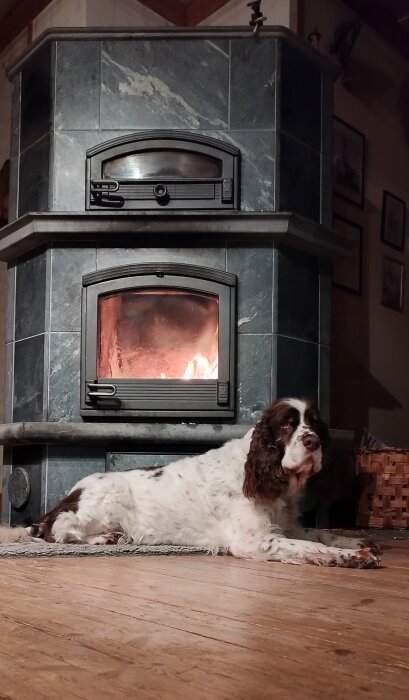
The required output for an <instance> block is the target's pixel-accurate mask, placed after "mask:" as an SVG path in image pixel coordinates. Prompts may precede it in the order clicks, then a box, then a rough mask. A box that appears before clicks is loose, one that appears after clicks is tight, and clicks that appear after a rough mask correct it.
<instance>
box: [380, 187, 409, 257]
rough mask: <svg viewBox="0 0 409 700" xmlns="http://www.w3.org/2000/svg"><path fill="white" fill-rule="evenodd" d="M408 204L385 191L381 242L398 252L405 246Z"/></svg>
mask: <svg viewBox="0 0 409 700" xmlns="http://www.w3.org/2000/svg"><path fill="white" fill-rule="evenodd" d="M405 229H406V202H404V201H403V199H400V198H399V197H396V195H394V194H392V192H388V190H384V191H383V198H382V226H381V241H382V242H383V243H386V245H390V246H391V247H392V248H396V250H400V251H403V249H404V246H405Z"/></svg>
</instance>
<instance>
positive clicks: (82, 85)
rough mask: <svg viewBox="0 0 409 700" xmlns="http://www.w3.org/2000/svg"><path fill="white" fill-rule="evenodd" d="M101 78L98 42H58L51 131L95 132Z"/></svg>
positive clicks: (97, 126)
mask: <svg viewBox="0 0 409 700" xmlns="http://www.w3.org/2000/svg"><path fill="white" fill-rule="evenodd" d="M100 78H101V43H100V42H99V41H75V42H74V41H58V42H57V60H56V91H55V107H54V128H55V129H98V128H99V101H100Z"/></svg>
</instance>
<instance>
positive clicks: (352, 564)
mask: <svg viewBox="0 0 409 700" xmlns="http://www.w3.org/2000/svg"><path fill="white" fill-rule="evenodd" d="M339 566H342V567H344V568H348V569H378V568H379V567H380V566H381V564H380V561H379V558H378V556H377V555H376V554H374V553H373V552H372V551H371V550H370V549H368V548H367V547H364V548H362V549H357V550H352V551H349V552H346V551H345V552H343V553H342V554H341V557H340V562H339Z"/></svg>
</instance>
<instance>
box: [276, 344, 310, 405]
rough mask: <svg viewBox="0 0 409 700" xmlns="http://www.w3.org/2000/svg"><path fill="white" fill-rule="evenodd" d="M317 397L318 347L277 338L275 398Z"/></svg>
mask: <svg viewBox="0 0 409 700" xmlns="http://www.w3.org/2000/svg"><path fill="white" fill-rule="evenodd" d="M285 396H298V397H306V398H314V399H317V397H318V345H316V344H315V343H307V342H305V341H303V340H294V339H293V338H284V337H283V336H280V335H279V336H277V398H282V397H285Z"/></svg>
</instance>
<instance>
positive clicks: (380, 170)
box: [304, 0, 409, 446]
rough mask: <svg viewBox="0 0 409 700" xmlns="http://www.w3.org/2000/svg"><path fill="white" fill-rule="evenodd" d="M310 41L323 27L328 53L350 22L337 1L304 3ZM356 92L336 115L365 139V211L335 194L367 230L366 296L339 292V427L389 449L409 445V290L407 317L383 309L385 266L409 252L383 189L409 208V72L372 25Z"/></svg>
mask: <svg viewBox="0 0 409 700" xmlns="http://www.w3.org/2000/svg"><path fill="white" fill-rule="evenodd" d="M304 8H305V15H304V32H305V36H308V34H309V33H310V32H311V31H313V29H314V27H315V26H317V27H318V30H319V32H320V34H321V35H322V37H323V39H322V43H321V45H320V49H322V50H323V51H324V52H328V50H329V45H330V43H331V40H332V37H333V35H334V30H335V28H336V27H337V26H338V25H339V24H340V23H342V22H344V21H345V20H347V19H349V18H350V17H351V14H350V13H349V12H348V11H347V10H346V8H345V7H344V6H343V5H342V4H341V3H340V2H337V1H336V0H331V2H328V0H315V1H314V2H305V3H304ZM352 70H353V74H354V77H355V80H354V81H353V92H351V91H348V90H347V89H345V88H344V87H343V86H342V84H341V81H340V80H338V81H337V83H336V86H335V94H334V101H335V104H334V111H335V114H336V115H337V116H339V117H340V118H341V119H343V120H344V121H346V122H348V123H349V124H351V125H352V126H354V127H355V128H356V129H358V130H359V131H361V132H362V133H364V134H365V138H366V167H365V203H364V208H363V209H359V208H357V207H356V206H354V205H353V204H350V203H348V202H347V201H345V200H342V199H340V198H339V197H337V196H335V198H334V212H335V213H336V214H339V215H341V216H343V217H345V218H347V219H350V220H351V221H353V222H356V223H358V224H361V225H362V226H363V280H362V295H361V296H354V295H352V294H350V293H348V292H345V291H342V290H340V289H338V288H334V290H333V309H332V310H333V322H332V339H333V342H332V348H333V353H332V424H333V425H336V426H337V427H339V428H353V429H355V430H356V432H357V435H358V437H360V436H361V434H362V429H363V428H364V426H367V427H368V428H369V430H370V431H371V432H372V433H374V434H375V435H377V436H379V438H380V439H381V440H383V441H385V442H386V443H388V444H393V445H397V446H399V445H400V446H402V445H406V446H408V444H409V431H408V426H409V372H408V357H409V284H407V285H406V291H405V296H404V307H403V308H404V310H403V312H398V311H393V310H391V309H388V308H386V307H384V306H382V305H381V303H380V299H381V266H382V260H383V257H384V256H385V255H386V256H390V257H392V258H394V259H396V260H400V261H402V262H403V263H404V264H405V267H406V271H407V270H408V269H409V266H408V263H409V246H408V243H407V241H406V250H405V252H404V253H400V252H399V251H396V250H395V249H393V248H391V247H390V246H387V245H385V244H383V243H381V240H380V231H381V208H382V193H383V190H384V189H386V190H389V191H391V192H392V193H394V194H395V195H396V196H398V197H400V198H401V199H403V200H405V201H406V202H408V203H409V142H408V140H407V138H406V137H405V132H404V128H403V122H402V119H401V116H400V111H399V93H400V89H401V86H402V84H403V81H404V79H405V78H406V77H407V75H408V74H409V66H408V64H407V63H406V62H405V61H404V59H403V58H401V56H400V55H398V54H397V53H395V51H394V50H393V49H392V48H391V47H390V46H389V45H387V44H386V43H385V42H384V41H383V40H382V39H381V37H380V36H378V35H377V34H376V33H375V32H374V31H373V30H371V29H370V28H369V27H366V26H364V27H363V29H362V31H361V34H360V36H359V38H358V41H357V44H356V45H355V49H354V53H353V64H352Z"/></svg>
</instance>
